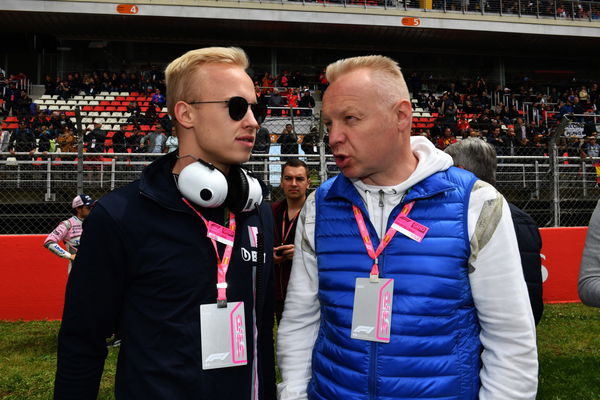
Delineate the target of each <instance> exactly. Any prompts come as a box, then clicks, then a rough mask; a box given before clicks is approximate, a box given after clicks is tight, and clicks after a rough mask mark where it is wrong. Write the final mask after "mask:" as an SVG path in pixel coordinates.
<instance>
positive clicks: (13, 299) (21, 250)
mask: <svg viewBox="0 0 600 400" xmlns="http://www.w3.org/2000/svg"><path fill="white" fill-rule="evenodd" d="M45 238H46V235H14V236H13V235H0V249H2V260H0V320H18V319H23V320H41V319H60V318H61V316H62V309H63V304H64V292H65V285H66V283H67V270H68V264H69V262H68V260H65V259H64V258H59V257H57V256H55V255H54V254H52V253H50V252H49V251H48V250H47V249H45V248H44V247H43V243H44V239H45Z"/></svg>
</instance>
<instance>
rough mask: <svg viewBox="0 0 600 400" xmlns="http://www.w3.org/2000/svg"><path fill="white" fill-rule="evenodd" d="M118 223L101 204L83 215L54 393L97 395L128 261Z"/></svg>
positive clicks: (61, 395) (60, 395)
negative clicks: (85, 216) (81, 232)
mask: <svg viewBox="0 0 600 400" xmlns="http://www.w3.org/2000/svg"><path fill="white" fill-rule="evenodd" d="M116 226H117V225H116V224H115V222H114V220H113V219H112V218H111V217H110V216H109V214H108V213H107V212H106V210H105V209H104V208H103V207H102V205H101V204H97V205H96V206H95V207H94V209H93V211H92V212H91V213H90V215H89V216H88V217H87V218H86V219H85V222H84V225H83V234H82V237H81V244H80V248H79V251H78V253H77V258H76V260H75V261H74V264H73V269H72V271H71V274H70V276H69V280H68V282H67V290H66V295H65V308H64V311H63V319H62V324H61V327H60V331H59V335H58V355H57V369H56V378H55V386H54V399H61V400H62V399H65V400H67V399H73V400H75V399H78V400H87V399H96V397H97V394H98V387H99V384H100V378H101V376H102V370H103V368H104V360H105V358H106V355H107V350H106V338H108V337H110V336H111V335H112V334H113V333H114V332H116V330H117V318H118V315H119V310H120V306H121V302H122V296H123V289H124V285H125V266H126V265H128V262H127V254H126V251H125V249H124V246H123V243H124V241H123V240H122V235H121V234H120V232H119V231H118V228H116Z"/></svg>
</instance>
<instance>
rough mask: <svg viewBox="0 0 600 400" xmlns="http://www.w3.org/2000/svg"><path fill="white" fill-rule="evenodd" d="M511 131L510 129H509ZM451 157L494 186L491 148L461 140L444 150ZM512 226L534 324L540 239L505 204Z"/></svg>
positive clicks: (540, 307) (527, 219)
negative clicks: (508, 210)
mask: <svg viewBox="0 0 600 400" xmlns="http://www.w3.org/2000/svg"><path fill="white" fill-rule="evenodd" d="M509 129H510V128H509ZM445 152H446V153H447V154H450V156H452V159H453V160H454V165H455V166H457V167H459V168H464V169H466V170H467V171H471V172H472V173H474V174H475V175H476V176H477V178H479V179H481V180H482V181H484V182H487V183H489V184H490V185H494V186H495V185H496V166H497V164H498V161H497V158H496V151H495V150H494V147H493V146H492V145H491V144H489V143H486V142H484V141H483V140H479V139H476V138H467V139H463V140H461V141H460V142H458V143H454V144H451V145H450V146H448V147H447V148H446V150H445ZM508 206H509V208H510V213H511V217H512V220H513V224H514V226H515V233H516V235H517V243H518V244H519V254H520V256H521V264H522V265H523V277H524V278H525V282H526V284H527V291H528V293H529V302H530V303H531V311H532V312H533V318H534V320H535V324H536V325H537V324H538V323H539V322H540V321H541V319H542V314H543V312H544V301H543V300H542V291H543V285H542V259H541V256H540V252H541V250H542V236H541V235H540V230H539V228H538V226H537V224H536V222H535V221H534V220H533V218H531V216H530V215H529V214H527V213H526V212H525V211H523V210H521V209H520V208H519V207H517V206H516V205H514V204H512V203H508Z"/></svg>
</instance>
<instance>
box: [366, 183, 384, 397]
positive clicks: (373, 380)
mask: <svg viewBox="0 0 600 400" xmlns="http://www.w3.org/2000/svg"><path fill="white" fill-rule="evenodd" d="M384 194H385V193H384V191H383V190H382V189H379V208H380V209H381V210H380V212H381V226H380V231H381V240H383V236H384V235H385V228H386V221H385V219H384V218H383V206H384V203H383V196H384ZM382 259H383V254H380V255H379V257H378V262H377V264H378V265H379V275H382V270H381V268H382V267H383V265H382V263H381V261H382ZM369 398H370V399H371V400H375V399H376V398H377V342H371V367H370V370H369Z"/></svg>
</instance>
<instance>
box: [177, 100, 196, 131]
mask: <svg viewBox="0 0 600 400" xmlns="http://www.w3.org/2000/svg"><path fill="white" fill-rule="evenodd" d="M191 107H192V106H191V105H189V104H188V103H186V102H184V101H178V102H177V103H175V108H174V110H173V111H174V112H175V119H176V120H177V122H178V123H179V125H181V126H182V127H184V128H186V129H190V128H192V127H193V126H194V115H193V114H192V112H191V111H192V110H191Z"/></svg>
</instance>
